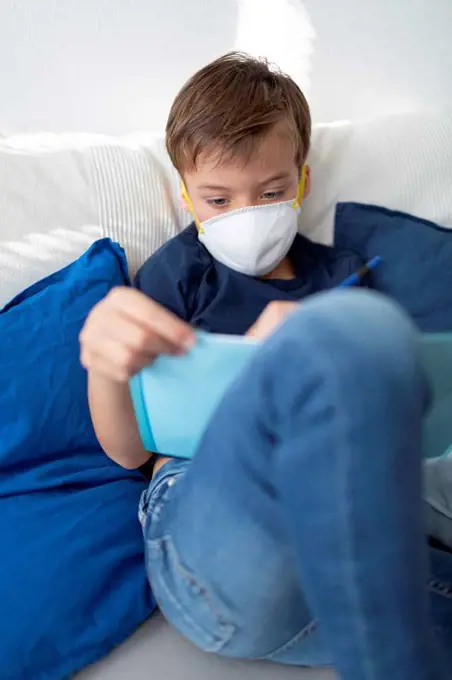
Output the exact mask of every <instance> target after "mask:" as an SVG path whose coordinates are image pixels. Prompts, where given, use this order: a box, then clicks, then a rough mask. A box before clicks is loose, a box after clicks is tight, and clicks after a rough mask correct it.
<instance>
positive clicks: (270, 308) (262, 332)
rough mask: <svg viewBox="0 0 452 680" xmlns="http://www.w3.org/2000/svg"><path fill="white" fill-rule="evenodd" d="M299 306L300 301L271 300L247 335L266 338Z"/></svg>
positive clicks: (261, 338)
mask: <svg viewBox="0 0 452 680" xmlns="http://www.w3.org/2000/svg"><path fill="white" fill-rule="evenodd" d="M299 307H300V304H299V303H298V302H284V301H282V300H278V301H275V302H270V303H269V304H268V305H267V306H266V308H265V309H264V311H263V312H262V314H261V315H260V317H259V318H258V319H257V321H256V323H255V324H253V325H252V326H251V328H250V329H249V331H248V332H247V333H246V335H247V336H250V337H252V338H258V339H259V340H264V339H265V338H267V337H268V336H269V335H270V334H271V333H273V331H275V330H276V329H277V328H279V326H281V324H282V323H283V322H284V321H285V320H286V318H287V316H288V315H289V314H292V312H294V311H295V310H296V309H298V308H299Z"/></svg>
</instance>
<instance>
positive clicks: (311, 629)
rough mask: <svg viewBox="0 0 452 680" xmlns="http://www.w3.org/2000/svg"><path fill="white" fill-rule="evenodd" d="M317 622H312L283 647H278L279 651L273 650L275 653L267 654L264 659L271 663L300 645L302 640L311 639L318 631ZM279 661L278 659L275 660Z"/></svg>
mask: <svg viewBox="0 0 452 680" xmlns="http://www.w3.org/2000/svg"><path fill="white" fill-rule="evenodd" d="M317 625H318V623H317V621H316V620H315V619H313V620H312V621H310V622H309V623H308V624H307V625H306V626H304V628H302V629H301V630H300V631H299V632H298V633H297V634H296V635H294V637H293V638H291V639H290V640H289V641H288V642H285V643H284V644H283V645H282V646H281V647H278V649H275V650H273V652H270V654H266V655H265V657H263V658H264V659H267V660H269V661H271V660H272V659H273V658H275V657H278V656H279V655H281V654H284V652H288V651H289V650H290V649H292V647H295V645H296V644H298V643H299V642H300V641H301V640H304V639H305V638H307V637H309V636H310V635H312V633H314V631H315V630H316V629H317ZM275 660H277V659H275Z"/></svg>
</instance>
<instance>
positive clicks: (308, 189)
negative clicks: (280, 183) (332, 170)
mask: <svg viewBox="0 0 452 680" xmlns="http://www.w3.org/2000/svg"><path fill="white" fill-rule="evenodd" d="M310 193H311V168H310V166H309V165H307V166H306V184H305V186H304V196H303V198H307V197H308V196H309V194H310Z"/></svg>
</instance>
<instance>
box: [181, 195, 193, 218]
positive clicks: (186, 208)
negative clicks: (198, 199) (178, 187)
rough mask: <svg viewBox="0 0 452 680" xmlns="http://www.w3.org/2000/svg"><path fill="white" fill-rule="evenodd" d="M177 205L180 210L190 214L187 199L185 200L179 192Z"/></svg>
mask: <svg viewBox="0 0 452 680" xmlns="http://www.w3.org/2000/svg"><path fill="white" fill-rule="evenodd" d="M179 205H180V207H181V208H182V210H185V211H186V212H188V213H191V210H190V206H189V205H188V203H187V199H186V198H185V195H184V192H183V191H181V194H180V196H179Z"/></svg>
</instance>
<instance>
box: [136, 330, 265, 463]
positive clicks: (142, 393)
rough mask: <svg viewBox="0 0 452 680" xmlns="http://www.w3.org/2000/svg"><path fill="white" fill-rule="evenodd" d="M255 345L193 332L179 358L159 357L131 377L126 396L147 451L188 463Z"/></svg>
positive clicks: (237, 339)
mask: <svg viewBox="0 0 452 680" xmlns="http://www.w3.org/2000/svg"><path fill="white" fill-rule="evenodd" d="M258 347H259V341H257V340H252V339H251V338H245V337H242V336H232V335H213V334H210V333H204V332H198V333H197V342H196V344H195V345H194V347H193V348H192V349H191V350H190V352H188V353H187V354H185V355H184V356H181V357H170V356H161V357H159V358H158V359H156V361H155V362H154V363H153V364H151V365H150V366H148V367H147V368H145V369H143V370H142V371H141V373H139V374H138V375H136V376H134V377H133V378H132V380H131V382H130V391H131V395H132V401H133V405H134V408H135V414H136V417H137V422H138V427H139V430H140V435H141V439H142V441H143V445H144V447H145V448H146V450H147V451H154V452H155V453H161V454H166V455H170V456H175V457H177V458H192V457H193V455H194V454H195V452H196V449H197V448H198V444H199V441H200V439H201V437H202V435H203V433H204V430H205V429H206V426H207V423H208V422H209V420H210V418H211V416H212V414H213V412H214V411H215V409H216V407H217V406H218V404H219V402H220V400H221V398H222V397H223V395H224V393H225V392H226V391H227V390H228V389H229V387H230V386H231V385H232V383H233V382H234V380H236V378H237V376H238V375H239V373H240V372H241V371H243V369H244V368H245V366H246V365H247V364H248V362H249V361H250V360H251V358H252V357H253V355H254V353H255V351H256V349H257V348H258Z"/></svg>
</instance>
